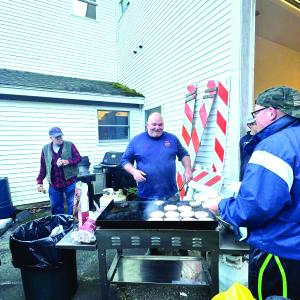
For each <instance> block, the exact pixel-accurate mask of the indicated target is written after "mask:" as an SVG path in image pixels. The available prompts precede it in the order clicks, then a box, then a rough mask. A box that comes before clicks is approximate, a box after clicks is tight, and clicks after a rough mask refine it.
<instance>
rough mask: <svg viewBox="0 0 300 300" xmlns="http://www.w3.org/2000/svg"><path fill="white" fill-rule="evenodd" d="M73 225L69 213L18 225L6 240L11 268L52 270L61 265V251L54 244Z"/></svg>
mask: <svg viewBox="0 0 300 300" xmlns="http://www.w3.org/2000/svg"><path fill="white" fill-rule="evenodd" d="M60 225H61V226H62V228H63V232H62V231H61V226H60ZM72 228H73V217H72V216H70V215H54V216H48V217H44V218H40V219H37V220H34V221H31V222H28V223H26V224H22V225H20V226H18V227H17V228H16V230H15V231H14V232H13V233H12V234H11V236H10V239H9V247H10V251H11V255H12V263H13V265H14V267H15V268H22V267H28V268H35V269H51V268H57V267H59V266H61V264H62V253H61V251H62V250H60V249H57V248H55V245H56V243H57V242H59V241H60V240H61V239H62V238H63V237H64V235H65V234H66V233H68V232H69V231H70V230H71V229H72ZM53 229H55V230H53ZM57 229H59V230H57ZM55 231H56V232H55Z"/></svg>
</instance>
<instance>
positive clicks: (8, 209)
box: [0, 177, 15, 219]
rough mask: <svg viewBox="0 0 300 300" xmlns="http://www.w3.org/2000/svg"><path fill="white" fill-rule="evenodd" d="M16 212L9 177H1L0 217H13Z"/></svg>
mask: <svg viewBox="0 0 300 300" xmlns="http://www.w3.org/2000/svg"><path fill="white" fill-rule="evenodd" d="M14 212H15V208H14V207H13V205H12V201H11V194H10V188H9V183H8V178H7V177H0V219H7V218H11V217H12V216H13V214H14Z"/></svg>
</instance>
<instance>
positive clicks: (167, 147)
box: [121, 132, 189, 199]
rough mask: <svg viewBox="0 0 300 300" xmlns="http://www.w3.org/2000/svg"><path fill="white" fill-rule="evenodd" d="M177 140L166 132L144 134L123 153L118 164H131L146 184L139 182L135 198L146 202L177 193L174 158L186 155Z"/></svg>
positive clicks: (135, 139) (136, 138) (133, 140)
mask: <svg viewBox="0 0 300 300" xmlns="http://www.w3.org/2000/svg"><path fill="white" fill-rule="evenodd" d="M188 155H189V154H188V152H187V151H186V150H185V149H184V147H183V146H182V145H181V143H180V141H179V139H178V138H177V137H176V136H175V135H173V134H171V133H168V132H163V134H162V135H161V136H160V137H158V138H152V137H150V136H149V134H148V133H147V132H143V133H141V134H139V135H137V136H135V137H134V138H133V139H132V140H131V142H130V143H129V145H128V147H127V149H126V151H125V152H124V154H123V157H122V161H121V164H122V166H124V165H125V164H127V163H131V164H134V161H135V162H136V168H137V169H138V170H141V171H143V172H144V173H146V181H144V182H139V183H138V196H139V197H142V198H148V199H159V198H164V197H171V196H173V195H174V194H176V192H177V185H176V156H177V157H178V159H179V160H181V159H182V158H183V157H184V156H188Z"/></svg>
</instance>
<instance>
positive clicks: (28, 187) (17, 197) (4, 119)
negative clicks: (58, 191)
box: [0, 100, 143, 205]
mask: <svg viewBox="0 0 300 300" xmlns="http://www.w3.org/2000/svg"><path fill="white" fill-rule="evenodd" d="M97 109H115V110H118V109H121V110H128V111H130V125H131V133H130V134H131V136H134V135H136V134H138V133H139V132H141V130H142V129H143V123H142V120H141V110H140V109H133V108H130V109H128V108H124V107H116V108H111V107H109V105H108V106H101V107H100V106H95V105H89V106H88V105H75V104H51V103H34V102H23V101H5V100H0V161H1V164H0V177H8V179H9V184H10V189H11V194H12V200H13V204H14V205H21V204H25V203H26V204H27V203H34V202H40V201H46V200H48V196H47V195H43V194H40V193H38V192H37V191H36V177H37V175H38V172H39V161H40V155H41V150H42V147H43V145H44V144H47V143H49V142H50V140H49V137H48V130H49V128H50V127H52V126H59V127H61V129H62V131H63V133H64V136H65V140H69V141H72V142H73V143H74V144H75V145H76V147H77V149H78V150H79V152H80V154H81V156H89V160H90V162H91V166H90V171H92V170H93V165H96V164H98V163H100V162H101V161H102V159H103V155H104V153H105V152H107V151H124V150H125V148H126V146H127V143H128V142H107V143H101V144H99V143H98V136H97V134H98V133H97V132H98V131H97V125H98V123H97ZM45 183H47V180H45ZM46 186H47V185H46Z"/></svg>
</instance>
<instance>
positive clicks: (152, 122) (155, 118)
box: [146, 112, 164, 138]
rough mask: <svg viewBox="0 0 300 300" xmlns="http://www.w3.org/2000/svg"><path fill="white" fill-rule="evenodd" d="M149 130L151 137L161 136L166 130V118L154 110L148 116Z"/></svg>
mask: <svg viewBox="0 0 300 300" xmlns="http://www.w3.org/2000/svg"><path fill="white" fill-rule="evenodd" d="M146 126H147V132H148V134H149V135H150V136H151V137H154V138H155V137H156V138H158V137H160V136H161V135H162V134H163V132H164V120H163V118H162V116H161V114H160V113H158V112H154V113H152V114H151V115H150V116H149V117H148V122H147V124H146Z"/></svg>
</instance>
